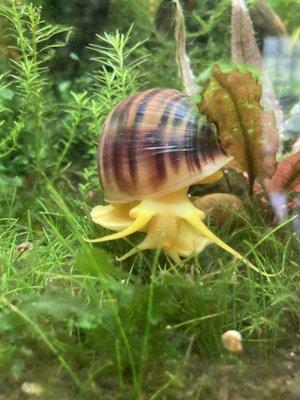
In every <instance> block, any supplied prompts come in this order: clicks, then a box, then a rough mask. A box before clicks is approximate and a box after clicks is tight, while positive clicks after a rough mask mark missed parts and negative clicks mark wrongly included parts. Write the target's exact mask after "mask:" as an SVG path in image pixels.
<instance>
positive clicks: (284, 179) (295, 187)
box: [267, 151, 300, 193]
mask: <svg viewBox="0 0 300 400" xmlns="http://www.w3.org/2000/svg"><path fill="white" fill-rule="evenodd" d="M267 189H268V192H270V193H272V192H287V193H289V192H300V151H298V152H297V153H295V154H291V155H290V156H288V157H285V158H284V159H283V160H282V161H280V162H279V163H278V166H277V170H276V172H275V174H274V175H273V177H272V178H271V179H270V180H269V182H268V183H267Z"/></svg>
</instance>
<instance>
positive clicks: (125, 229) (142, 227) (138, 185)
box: [91, 88, 250, 264]
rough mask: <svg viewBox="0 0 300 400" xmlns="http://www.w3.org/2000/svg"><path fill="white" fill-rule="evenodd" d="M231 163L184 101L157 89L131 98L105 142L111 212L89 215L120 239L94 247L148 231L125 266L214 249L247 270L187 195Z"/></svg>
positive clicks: (102, 160)
mask: <svg viewBox="0 0 300 400" xmlns="http://www.w3.org/2000/svg"><path fill="white" fill-rule="evenodd" d="M230 160H231V158H229V157H227V156H226V154H225V153H224V152H223V151H222V149H221V148H220V147H219V144H218V141H217V139H216V137H215V133H214V126H213V125H212V124H208V123H205V122H203V121H202V120H201V117H200V115H199V113H198V112H197V109H196V107H195V106H194V105H193V104H192V101H191V98H190V97H188V96H187V95H186V94H184V93H181V92H179V91H177V90H173V89H159V88H157V89H150V90H146V91H144V92H141V93H138V94H135V95H133V96H130V97H128V98H126V99H125V100H123V101H121V102H120V103H119V104H118V105H117V106H116V107H115V108H114V109H113V110H112V111H111V113H110V114H109V116H108V117H107V119H106V121H105V123H104V126H103V130H102V134H101V136H100V143H99V152H98V167H99V174H100V176H101V181H102V185H103V190H104V198H105V200H106V201H107V202H109V203H110V204H109V205H107V206H96V207H95V208H94V209H93V210H92V212H91V216H92V219H93V221H94V222H95V223H97V224H99V225H101V226H104V227H106V228H108V229H111V230H115V231H118V232H117V233H113V234H111V235H108V236H104V237H102V238H100V239H95V240H91V241H92V242H103V241H106V240H114V239H119V238H122V237H124V236H127V235H130V234H131V233H134V232H136V231H142V232H145V233H146V234H147V235H146V237H145V239H144V240H143V241H142V242H141V243H140V244H139V245H138V246H136V247H135V248H134V249H132V250H131V251H129V252H128V253H127V254H125V255H124V256H123V257H121V259H125V258H126V257H129V256H131V255H132V254H134V253H136V252H137V251H139V250H144V249H153V248H162V249H163V250H164V251H165V253H166V254H167V255H168V256H169V257H170V258H171V259H173V260H174V261H176V262H179V261H180V257H181V256H183V257H186V256H189V255H191V254H193V253H199V252H200V251H202V250H203V249H204V247H205V246H206V245H207V244H209V243H211V242H214V243H215V244H217V245H219V246H220V247H222V248H223V249H225V250H227V251H228V252H229V253H231V254H232V255H234V256H235V257H237V258H239V259H242V260H243V261H244V262H245V263H248V261H246V260H244V259H243V257H242V256H241V255H240V254H239V253H237V252H236V251H235V250H234V249H232V248H231V247H229V246H228V245H227V244H225V243H224V242H223V241H222V240H221V239H220V238H218V237H217V236H216V235H215V234H214V233H212V232H211V231H210V230H209V229H208V228H207V227H206V225H205V224H204V223H203V222H202V220H203V219H204V218H205V214H204V212H202V211H201V210H199V209H197V208H196V207H194V206H193V205H192V203H191V202H190V200H189V198H188V195H187V193H188V189H189V187H190V186H191V185H192V184H195V183H200V184H201V183H209V182H213V181H215V180H217V179H219V178H220V177H221V176H222V173H221V172H220V169H221V168H222V167H223V166H224V165H226V164H227V163H228V162H229V161H230ZM249 264H250V263H249Z"/></svg>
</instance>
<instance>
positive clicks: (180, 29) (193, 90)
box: [173, 0, 199, 96]
mask: <svg viewBox="0 0 300 400" xmlns="http://www.w3.org/2000/svg"><path fill="white" fill-rule="evenodd" d="M173 2H174V4H175V40H176V44H177V50H176V61H177V65H178V71H179V75H180V77H181V79H182V84H183V89H184V91H185V92H186V93H187V94H188V95H189V96H194V95H195V94H197V93H198V92H199V87H198V85H197V84H196V83H195V76H194V73H193V71H192V69H191V62H190V59H189V57H188V55H187V53H186V44H185V22H184V15H183V11H182V7H181V5H180V1H179V0H173Z"/></svg>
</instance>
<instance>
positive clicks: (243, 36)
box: [231, 0, 262, 69]
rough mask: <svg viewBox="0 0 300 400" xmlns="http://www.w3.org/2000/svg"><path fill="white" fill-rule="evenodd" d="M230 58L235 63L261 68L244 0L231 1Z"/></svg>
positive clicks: (260, 59)
mask: <svg viewBox="0 0 300 400" xmlns="http://www.w3.org/2000/svg"><path fill="white" fill-rule="evenodd" d="M231 58H232V60H233V61H234V62H236V63H239V64H249V65H252V66H254V67H256V68H258V69H260V68H261V66H262V57H261V55H260V52H259V49H258V46H257V43H256V40H255V36H254V30H253V24H252V21H251V18H250V15H249V12H248V9H247V6H246V4H245V2H244V0H232V9H231Z"/></svg>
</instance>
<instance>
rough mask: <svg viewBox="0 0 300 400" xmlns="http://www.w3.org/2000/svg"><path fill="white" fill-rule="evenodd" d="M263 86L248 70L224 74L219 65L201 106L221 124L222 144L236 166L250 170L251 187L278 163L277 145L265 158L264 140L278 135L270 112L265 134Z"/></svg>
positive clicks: (210, 118)
mask: <svg viewBox="0 0 300 400" xmlns="http://www.w3.org/2000/svg"><path fill="white" fill-rule="evenodd" d="M260 100H261V87H260V85H259V84H258V82H257V81H256V80H255V79H254V78H253V77H252V76H251V75H250V73H247V72H240V71H237V70H235V71H232V72H230V73H223V72H221V71H220V69H219V68H218V67H216V68H215V69H214V72H213V76H212V78H211V80H210V83H209V85H208V87H207V88H206V90H205V91H204V93H203V100H202V102H201V104H200V105H199V108H200V110H201V111H202V112H204V113H205V114H206V115H207V117H208V119H209V120H210V121H212V122H214V123H215V124H216V125H217V126H218V130H219V137H220V140H221V144H222V147H223V148H224V149H225V150H226V152H227V153H228V154H229V155H231V156H233V158H234V160H235V165H234V166H235V167H237V168H238V169H240V170H242V171H245V172H247V174H248V176H249V182H250V187H251V188H252V186H253V182H254V180H255V178H256V177H271V176H272V174H273V173H274V170H275V165H276V152H277V148H276V151H275V147H271V148H270V149H269V153H268V157H267V158H266V159H265V157H264V143H266V142H267V143H268V142H269V139H268V138H270V140H274V139H273V137H277V135H276V132H275V133H274V131H276V128H275V119H274V118H273V116H272V114H271V113H270V114H268V118H269V119H268V137H267V139H266V137H264V135H263V126H264V125H263V124H264V122H265V114H264V110H263V108H262V106H261V104H260Z"/></svg>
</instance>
